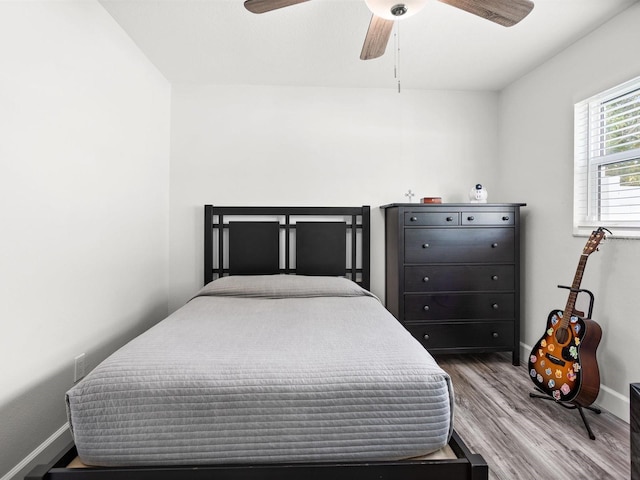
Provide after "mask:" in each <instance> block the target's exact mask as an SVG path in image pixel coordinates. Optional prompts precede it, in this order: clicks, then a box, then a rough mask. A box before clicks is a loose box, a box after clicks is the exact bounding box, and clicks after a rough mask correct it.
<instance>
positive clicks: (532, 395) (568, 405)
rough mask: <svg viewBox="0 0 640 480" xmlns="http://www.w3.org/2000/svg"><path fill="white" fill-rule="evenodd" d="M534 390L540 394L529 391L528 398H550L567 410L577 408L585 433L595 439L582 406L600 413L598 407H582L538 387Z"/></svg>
mask: <svg viewBox="0 0 640 480" xmlns="http://www.w3.org/2000/svg"><path fill="white" fill-rule="evenodd" d="M536 390H538V391H539V392H540V393H541V395H540V394H537V393H532V392H530V393H529V397H530V398H541V399H542V400H551V401H552V402H555V403H557V404H558V405H560V406H561V407H563V408H566V409H568V410H576V409H577V410H578V413H580V417H581V418H582V422H583V423H584V426H585V428H586V429H587V433H588V434H589V438H590V439H591V440H595V439H596V436H595V435H594V434H593V431H592V430H591V425H589V421H588V420H587V417H586V416H585V415H584V410H583V409H584V408H586V409H587V410H591V411H592V412H593V413H596V414H600V413H602V410H600V409H599V408H596V407H584V406H582V405H578V404H577V403H573V402H562V401H560V400H556V399H555V398H553V397H550V396H549V395H547V394H546V393H544V392H543V391H542V390H540V389H539V388H536Z"/></svg>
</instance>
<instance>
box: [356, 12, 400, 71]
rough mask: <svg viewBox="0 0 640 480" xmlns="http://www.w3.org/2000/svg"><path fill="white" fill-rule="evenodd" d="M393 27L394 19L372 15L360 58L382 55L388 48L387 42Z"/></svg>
mask: <svg viewBox="0 0 640 480" xmlns="http://www.w3.org/2000/svg"><path fill="white" fill-rule="evenodd" d="M392 29H393V20H387V19H384V18H380V17H377V16H375V15H371V22H369V29H368V30H367V36H366V37H365V39H364V45H363V46H362V52H361V53H360V60H370V59H372V58H378V57H380V56H382V54H383V53H384V51H385V49H386V48H387V43H389V37H390V36H391V30H392Z"/></svg>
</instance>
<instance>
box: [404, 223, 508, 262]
mask: <svg viewBox="0 0 640 480" xmlns="http://www.w3.org/2000/svg"><path fill="white" fill-rule="evenodd" d="M514 252H515V232H514V229H513V228H464V227H460V228H450V229H448V228H405V229H404V260H405V263H473V262H475V263H493V262H512V261H514V258H515V253H514Z"/></svg>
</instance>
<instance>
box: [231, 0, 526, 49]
mask: <svg viewBox="0 0 640 480" xmlns="http://www.w3.org/2000/svg"><path fill="white" fill-rule="evenodd" d="M307 1H308V0H245V2H244V6H245V8H246V9H247V10H249V11H250V12H253V13H265V12H270V11H271V10H277V9H278V8H283V7H288V6H291V5H296V4H298V3H303V2H307ZM427 1H428V0H365V3H366V4H367V7H369V10H371V12H372V13H373V15H372V16H371V22H370V23H369V29H368V30H367V36H366V37H365V39H364V45H363V47H362V52H361V53H360V59H362V60H370V59H372V58H377V57H380V56H381V55H382V54H384V51H385V49H386V47H387V43H388V42H389V36H390V35H391V30H392V29H393V24H394V21H395V20H399V19H400V18H406V17H410V16H411V15H413V14H415V13H417V12H418V11H419V10H420V9H422V7H424V6H425V4H426V3H427ZM439 1H440V2H443V3H446V4H448V5H451V6H453V7H456V8H460V9H462V10H465V11H467V12H469V13H472V14H474V15H477V16H479V17H481V18H484V19H486V20H489V21H491V22H494V23H497V24H498V25H502V26H504V27H510V26H512V25H515V24H516V23H518V22H519V21H520V20H522V19H523V18H524V17H526V16H527V15H528V14H529V12H530V11H531V10H532V9H533V2H532V1H531V0H439Z"/></svg>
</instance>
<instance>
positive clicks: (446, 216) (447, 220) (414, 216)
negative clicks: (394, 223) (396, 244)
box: [404, 212, 460, 227]
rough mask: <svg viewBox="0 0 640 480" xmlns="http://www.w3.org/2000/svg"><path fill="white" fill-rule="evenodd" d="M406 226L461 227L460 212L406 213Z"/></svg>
mask: <svg viewBox="0 0 640 480" xmlns="http://www.w3.org/2000/svg"><path fill="white" fill-rule="evenodd" d="M404 224H405V225H407V226H413V227H420V226H434V227H441V226H455V225H460V212H406V213H405V214H404Z"/></svg>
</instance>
